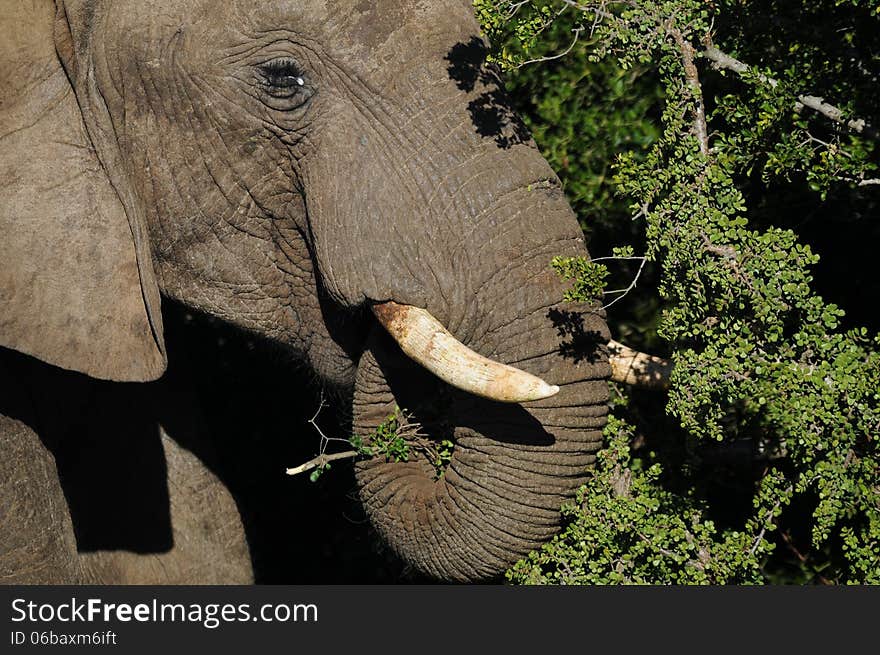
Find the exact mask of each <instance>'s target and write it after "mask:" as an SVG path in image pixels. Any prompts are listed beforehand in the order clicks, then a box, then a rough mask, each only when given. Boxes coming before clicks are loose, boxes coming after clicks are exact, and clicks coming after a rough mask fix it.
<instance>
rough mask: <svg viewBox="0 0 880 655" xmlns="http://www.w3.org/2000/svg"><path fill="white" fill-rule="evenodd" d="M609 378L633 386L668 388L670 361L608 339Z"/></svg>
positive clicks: (670, 370)
mask: <svg viewBox="0 0 880 655" xmlns="http://www.w3.org/2000/svg"><path fill="white" fill-rule="evenodd" d="M608 349H609V351H610V355H609V362H610V363H611V379H612V380H613V381H614V382H621V383H623V384H628V385H631V386H635V387H644V388H647V389H668V388H669V376H670V374H671V373H672V362H671V361H669V360H668V359H664V358H662V357H657V356H656V355H648V354H646V353H642V352H639V351H637V350H633V349H632V348H629V347H628V346H624V345H623V344H622V343H619V342H617V341H609V342H608Z"/></svg>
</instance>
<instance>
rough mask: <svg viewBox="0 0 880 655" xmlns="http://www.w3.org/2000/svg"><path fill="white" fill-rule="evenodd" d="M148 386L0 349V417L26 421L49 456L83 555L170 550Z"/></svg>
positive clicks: (168, 517)
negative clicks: (99, 377)
mask: <svg viewBox="0 0 880 655" xmlns="http://www.w3.org/2000/svg"><path fill="white" fill-rule="evenodd" d="M149 386H150V385H134V384H114V383H110V382H102V381H98V380H93V379H91V378H89V377H87V376H85V375H81V374H79V373H73V372H70V371H64V370H61V369H59V368H56V367H54V366H50V365H48V364H44V363H43V362H40V361H38V360H36V359H34V358H32V357H28V356H27V355H22V354H20V353H17V352H13V351H10V350H7V349H0V414H3V415H5V416H8V417H10V418H14V419H17V420H20V421H22V422H23V423H25V424H26V425H27V426H28V427H29V428H30V429H31V430H33V432H35V433H36V434H37V435H38V436H39V438H40V441H41V442H42V444H43V446H44V447H45V448H46V449H47V450H48V451H49V452H50V453H51V454H52V456H53V457H54V459H55V465H56V467H57V469H58V477H59V481H60V483H61V488H62V490H63V492H64V495H65V499H66V501H67V505H68V508H69V512H70V517H71V520H72V523H73V531H74V535H75V537H76V543H77V549H78V550H79V551H80V552H93V551H98V550H127V551H131V552H135V553H162V552H166V551H168V550H169V549H170V548H171V547H172V545H173V536H172V531H171V514H170V508H169V498H168V484H167V470H166V465H165V455H164V451H163V449H162V443H161V440H160V437H159V431H158V428H157V426H156V423H155V419H154V418H153V417H152V416H151V415H150V413H149V407H150V402H149V395H150V393H151V390H150V388H149ZM12 387H14V389H13V388H12Z"/></svg>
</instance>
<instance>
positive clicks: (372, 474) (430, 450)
mask: <svg viewBox="0 0 880 655" xmlns="http://www.w3.org/2000/svg"><path fill="white" fill-rule="evenodd" d="M353 429H354V432H355V434H357V435H359V436H360V437H361V438H363V439H364V441H365V443H366V444H367V445H368V446H371V447H372V448H373V450H372V452H373V457H372V458H370V459H367V460H363V461H360V462H358V463H357V464H356V466H355V475H356V478H357V481H358V489H359V494H360V499H361V502H362V503H363V506H364V508H365V510H366V512H367V515H368V516H369V518H370V519H371V523H372V524H373V526H374V527H375V528H376V529H377V531H378V532H379V534H380V535H381V536H382V537H383V539H384V541H385V542H386V543H387V544H389V545H390V546H391V547H392V549H393V550H395V551H396V552H397V553H398V555H400V556H401V557H402V558H403V559H404V560H405V561H407V562H409V563H411V564H413V565H414V566H415V567H416V568H417V569H419V570H420V571H422V572H424V573H427V574H429V575H432V576H434V577H437V578H442V579H452V580H459V581H472V580H476V579H487V578H492V577H494V576H497V575H498V574H499V573H500V572H502V571H503V570H504V569H505V568H507V567H508V566H509V565H511V564H512V563H513V562H515V561H516V560H517V559H519V558H520V557H522V556H523V555H525V554H526V553H527V552H528V551H530V550H532V549H533V548H534V547H535V546H536V545H537V544H539V543H541V542H542V541H544V540H546V539H547V538H549V536H550V535H552V533H553V532H554V531H555V529H556V527H557V525H558V509H559V504H560V503H559V499H558V497H556V496H554V498H553V499H552V501H550V502H546V503H541V502H531V501H532V499H533V498H535V497H537V496H541V495H542V494H545V493H546V492H547V491H548V486H547V481H546V480H543V481H542V480H539V479H535V478H534V474H533V468H534V467H535V466H540V464H539V462H538V461H536V459H535V458H534V457H533V456H532V454H533V453H534V452H536V451H547V450H552V449H553V448H554V446H555V445H556V439H555V437H554V436H553V435H552V434H550V433H549V432H547V430H545V429H544V427H543V426H542V425H541V423H540V422H539V421H538V420H537V419H536V418H535V417H534V416H533V415H532V414H531V413H530V412H529V411H527V410H526V409H525V408H524V407H523V406H521V405H519V404H513V403H505V402H499V401H495V400H490V399H487V398H483V397H480V396H477V395H475V394H473V393H469V392H467V391H463V390H461V389H458V388H455V387H453V386H451V385H450V384H448V383H446V382H444V381H443V380H441V379H439V378H438V377H437V376H436V375H434V374H432V373H431V372H429V371H427V370H425V369H424V368H423V367H421V366H419V365H418V364H416V363H415V362H414V361H412V359H410V358H409V357H408V356H407V355H405V354H404V353H403V352H402V350H401V349H400V347H399V346H398V344H397V343H396V342H395V341H394V340H393V339H392V338H390V336H389V335H388V334H387V333H386V332H385V330H383V329H381V328H380V327H379V326H375V327H374V329H373V332H372V334H371V335H370V337H369V339H368V342H367V349H366V350H365V352H364V354H363V356H362V357H361V361H360V363H359V366H358V371H357V375H356V382H355V392H354V397H353ZM395 437H396V438H397V442H396V443H395V444H394V445H393V446H392V447H390V448H389V447H388V446H387V444H388V439H389V438H392V439H393V438H395ZM377 442H378V448H376V446H377ZM383 445H384V449H383ZM582 471H583V468H582ZM563 486H566V485H563ZM569 486H570V485H569ZM539 487H541V488H539ZM550 487H551V488H550V489H549V491H551V492H554V493H559V492H563V491H564V492H565V493H567V492H568V491H570V489H568V488H567V487H566V489H565V490H562V489H561V488H560V486H559V485H558V484H557V485H556V487H555V488H553V487H554V485H552V484H551V485H550Z"/></svg>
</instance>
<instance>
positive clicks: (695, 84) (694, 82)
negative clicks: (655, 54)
mask: <svg viewBox="0 0 880 655" xmlns="http://www.w3.org/2000/svg"><path fill="white" fill-rule="evenodd" d="M668 31H669V34H670V35H671V36H672V38H673V39H675V44H676V45H677V46H678V50H679V52H681V61H682V64H683V65H684V75H685V78H686V79H687V81H688V84H689V85H690V87H691V93H692V95H693V97H694V102H696V107H694V111H693V115H694V135H695V136H696V137H697V141H699V143H700V152H701V153H702V154H703V155H704V156H708V155H709V128H708V127H707V126H706V108H705V107H704V106H703V87H702V86H700V74H699V72H698V71H697V65H696V64H695V63H694V54H695V53H696V51H695V50H694V46H692V45H691V44H690V42H689V41H688V40H687V39H685V38H684V35H682V33H681V30H679V29H678V28H673V27H670V28H668Z"/></svg>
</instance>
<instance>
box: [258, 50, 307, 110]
mask: <svg viewBox="0 0 880 655" xmlns="http://www.w3.org/2000/svg"><path fill="white" fill-rule="evenodd" d="M258 68H259V73H260V77H261V80H260V82H261V85H262V86H263V88H264V90H265V91H266V93H268V94H269V95H270V96H272V97H273V98H279V99H282V100H288V99H290V100H292V99H295V98H296V99H300V96H301V99H302V102H305V100H307V99H308V96H310V95H311V94H310V93H308V91H309V89H308V86H307V84H306V81H305V79H304V77H303V75H304V74H303V72H302V71H301V70H300V68H299V66H297V64H296V62H295V61H294V60H292V59H287V58H283V59H273V60H271V61H267V62H266V63H264V64H261V65H260V66H259V67H258ZM299 104H302V103H299Z"/></svg>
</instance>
